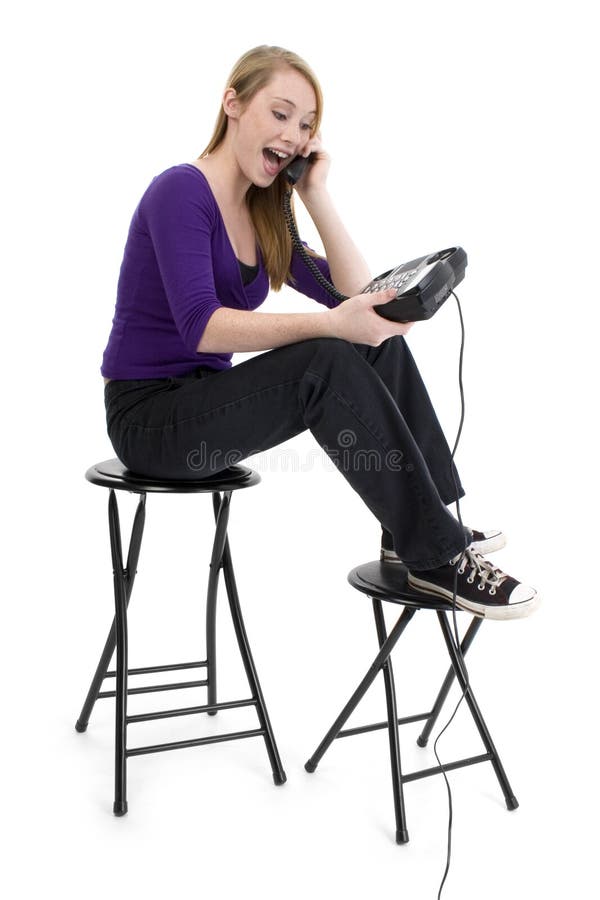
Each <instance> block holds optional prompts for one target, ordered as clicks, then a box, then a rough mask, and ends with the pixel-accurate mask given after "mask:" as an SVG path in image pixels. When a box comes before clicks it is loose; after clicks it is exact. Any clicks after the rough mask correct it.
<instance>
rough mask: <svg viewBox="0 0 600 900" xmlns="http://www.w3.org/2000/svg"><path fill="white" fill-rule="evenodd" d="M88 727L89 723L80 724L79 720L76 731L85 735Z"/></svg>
mask: <svg viewBox="0 0 600 900" xmlns="http://www.w3.org/2000/svg"><path fill="white" fill-rule="evenodd" d="M87 727H88V723H87V722H80V721H79V719H77V721H76V722H75V731H78V732H79V734H83V732H84V731H87Z"/></svg>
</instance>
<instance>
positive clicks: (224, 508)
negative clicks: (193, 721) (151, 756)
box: [75, 459, 286, 816]
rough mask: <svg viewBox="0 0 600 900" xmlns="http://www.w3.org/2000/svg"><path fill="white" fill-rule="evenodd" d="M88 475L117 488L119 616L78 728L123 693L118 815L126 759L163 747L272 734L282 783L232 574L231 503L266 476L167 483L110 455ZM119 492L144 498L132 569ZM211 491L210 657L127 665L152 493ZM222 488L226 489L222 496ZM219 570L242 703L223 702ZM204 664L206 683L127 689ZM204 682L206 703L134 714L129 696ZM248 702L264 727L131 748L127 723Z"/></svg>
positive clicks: (111, 510) (244, 472) (237, 470)
mask: <svg viewBox="0 0 600 900" xmlns="http://www.w3.org/2000/svg"><path fill="white" fill-rule="evenodd" d="M85 477H86V478H87V480H88V481H91V482H92V484H99V485H102V487H107V488H109V489H110V493H109V497H108V522H109V528H110V549H111V555H112V563H113V576H114V592H115V618H114V620H113V624H112V627H111V629H110V632H109V634H108V638H107V641H106V645H105V647H104V650H103V652H102V655H101V657H100V662H99V663H98V668H97V669H96V674H95V675H94V677H93V679H92V684H91V686H90V689H89V691H88V695H87V697H86V700H85V703H84V704H83V709H82V710H81V714H80V716H79V719H78V720H77V724H76V725H75V728H76V729H77V731H85V730H86V728H87V726H88V722H89V719H90V715H91V713H92V709H93V707H94V703H95V702H96V700H97V698H99V697H116V724H115V802H114V806H113V811H114V813H115V815H117V816H122V815H124V814H125V813H126V812H127V790H126V786H127V781H126V779H127V758H128V757H129V756H140V755H141V754H143V753H155V752H157V751H159V750H175V749H177V748H179V747H195V746H198V745H199V744H212V743H217V742H221V741H233V740H239V739H240V738H246V737H258V736H259V735H262V737H264V739H265V744H266V748H267V753H268V755H269V760H270V762H271V768H272V771H273V780H274V782H275V784H283V783H284V782H285V780H286V776H285V772H284V771H283V768H282V765H281V760H280V758H279V753H278V751H277V747H276V745H275V738H274V736H273V731H272V729H271V723H270V721H269V716H268V713H267V708H266V706H265V702H264V699H263V695H262V691H261V688H260V684H259V681H258V675H257V673H256V669H255V667H254V662H253V660H252V654H251V652H250V645H249V643H248V638H247V636H246V629H245V628H244V622H243V619H242V613H241V610H240V604H239V598H238V593H237V588H236V583H235V577H234V574H233V566H232V564H231V553H230V550H229V539H228V537H227V522H228V519H229V506H230V502H231V494H232V492H233V491H238V490H240V489H241V488H248V487H252V486H253V485H255V484H258V483H259V481H260V475H259V474H258V473H257V472H254V471H253V470H252V469H248V468H246V466H239V465H237V466H231V467H230V468H228V469H225V470H223V471H222V472H218V473H217V474H216V475H214V476H212V477H209V478H204V479H202V480H195V481H163V480H159V479H155V478H148V477H145V476H143V475H136V474H135V473H134V472H131V471H129V470H128V469H126V468H125V466H124V465H123V464H122V463H121V462H120V461H119V460H118V459H109V460H105V461H104V462H101V463H97V464H96V465H95V466H92V467H91V468H89V469H88V470H87V472H86V473H85ZM115 491H129V492H130V493H134V494H139V495H140V499H139V502H138V505H137V509H136V512H135V517H134V520H133V526H132V529H131V538H130V542H129V550H128V552H127V565H126V567H123V554H122V550H121V532H120V527H119V510H118V504H117V500H116V494H115ZM208 492H210V493H212V498H213V508H214V515H215V522H216V530H215V537H214V542H213V547H212V556H211V561H210V572H209V577H208V593H207V605H206V659H205V660H201V661H199V662H187V663H180V664H173V665H166V666H149V667H145V668H138V669H128V668H127V607H128V604H129V600H130V597H131V591H132V589H133V583H134V580H135V575H136V567H137V562H138V557H139V554H140V547H141V544H142V534H143V531H144V520H145V509H146V493H162V494H202V493H208ZM221 492H223V494H222V495H221ZM220 569H223V575H224V578H225V586H226V589H227V597H228V600H229V608H230V611H231V617H232V619H233V626H234V629H235V634H236V638H237V642H238V645H239V649H240V654H241V657H242V661H243V663H244V668H245V670H246V676H247V678H248V683H249V686H250V692H251V694H252V697H251V699H248V700H235V701H230V702H227V703H217V668H216V640H215V624H216V601H217V587H218V581H219V570H220ZM115 645H116V649H117V661H116V671H112V672H109V671H107V670H108V665H109V663H110V660H111V658H112V655H113V652H114V650H115ZM197 668H205V669H206V679H204V680H202V681H184V682H181V683H176V684H167V685H164V684H161V685H153V686H147V687H138V688H128V686H127V678H128V675H140V674H146V673H151V672H171V671H178V670H182V669H197ZM105 678H116V683H115V688H116V690H114V691H100V687H101V685H102V682H103V681H104V679H105ZM204 685H206V687H207V688H208V698H207V700H208V702H207V704H206V705H205V706H191V707H186V708H184V709H174V710H164V711H159V712H152V713H146V714H143V715H136V716H128V715H127V695H128V694H143V693H151V692H155V691H164V690H175V689H178V688H188V687H198V686H204ZM242 706H254V707H256V713H257V715H258V719H259V722H260V728H256V729H252V730H247V731H237V732H232V733H229V734H221V735H217V736H215V737H203V738H196V739H194V740H188V741H177V742H174V743H165V744H155V745H153V746H147V747H134V748H128V747H127V726H128V725H131V724H133V723H134V722H146V721H149V720H155V719H166V718H172V717H175V716H187V715H192V714H195V713H204V712H205V713H208V715H213V716H214V715H216V713H217V710H219V709H232V708H238V707H242Z"/></svg>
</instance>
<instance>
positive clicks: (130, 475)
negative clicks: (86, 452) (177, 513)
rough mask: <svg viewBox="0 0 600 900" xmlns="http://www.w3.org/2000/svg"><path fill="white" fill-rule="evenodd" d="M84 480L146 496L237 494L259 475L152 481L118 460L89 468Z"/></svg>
mask: <svg viewBox="0 0 600 900" xmlns="http://www.w3.org/2000/svg"><path fill="white" fill-rule="evenodd" d="M85 477H86V478H87V480H88V481H91V483H92V484H99V485H102V487H108V488H114V489H115V490H117V491H119V490H121V491H130V492H131V493H136V494H144V493H146V492H159V493H163V494H164V493H169V494H201V493H207V492H211V491H236V490H239V489H240V488H247V487H252V486H253V485H255V484H258V483H259V482H260V480H261V479H260V475H259V474H258V472H255V471H254V470H253V469H249V468H248V467H247V466H229V468H227V469H223V470H222V471H221V472H215V473H214V474H212V475H208V476H207V477H206V478H194V479H191V478H190V479H189V480H188V479H165V478H152V477H151V476H148V475H140V474H138V473H137V472H132V471H131V469H128V468H127V467H126V466H124V465H123V463H122V462H121V460H120V459H105V460H104V461H103V462H99V463H96V464H95V465H93V466H90V468H89V469H88V470H87V472H86V473H85Z"/></svg>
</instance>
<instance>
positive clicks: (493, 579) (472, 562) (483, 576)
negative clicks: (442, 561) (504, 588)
mask: <svg viewBox="0 0 600 900" xmlns="http://www.w3.org/2000/svg"><path fill="white" fill-rule="evenodd" d="M457 564H459V566H458V574H459V575H464V573H465V572H466V570H467V568H469V570H470V571H469V576H468V578H467V581H468V582H469V584H473V583H474V581H475V579H476V578H478V579H479V583H478V585H477V588H478V590H480V591H485V589H486V588H489V592H490V594H491V595H492V596H493V595H494V594H495V593H496V591H497V589H498V588H499V587H500V586H501V585H502V583H503V582H504V581H506V579H507V578H508V575H507V574H506V572H503V571H502V569H499V568H498V567H497V566H494V565H493V564H492V563H491V562H490V561H489V560H487V559H486V558H485V557H484V556H483V555H482V554H481V553H477V551H475V550H470V549H469V548H467V549H466V550H464V551H463V552H462V553H459V554H458V555H457V556H455V557H453V559H451V560H450V565H451V566H455V565H457Z"/></svg>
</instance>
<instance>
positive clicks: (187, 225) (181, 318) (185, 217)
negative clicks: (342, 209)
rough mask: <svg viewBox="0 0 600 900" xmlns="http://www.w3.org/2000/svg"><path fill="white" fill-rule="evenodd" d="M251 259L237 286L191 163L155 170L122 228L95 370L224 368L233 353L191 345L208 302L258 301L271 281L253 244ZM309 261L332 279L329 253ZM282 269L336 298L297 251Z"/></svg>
mask: <svg viewBox="0 0 600 900" xmlns="http://www.w3.org/2000/svg"><path fill="white" fill-rule="evenodd" d="M257 259H258V267H257V274H256V276H255V277H254V278H253V280H252V281H250V282H249V283H248V284H246V285H244V284H243V282H242V274H241V272H240V266H239V261H238V260H237V259H236V256H235V253H234V250H233V247H232V246H231V243H230V241H229V238H228V236H227V232H226V230H225V225H224V222H223V219H222V217H221V213H220V211H219V207H218V206H217V202H216V200H215V197H214V194H213V193H212V191H211V189H210V187H209V184H208V181H207V180H206V178H205V176H204V175H203V173H202V172H201V171H200V170H199V169H197V168H196V167H195V166H193V165H191V163H181V164H180V165H177V166H172V167H171V168H170V169H166V170H165V171H164V172H162V173H161V174H160V175H157V176H156V177H155V178H153V179H152V181H151V182H150V185H149V186H148V187H147V188H146V191H145V193H144V195H143V197H142V199H141V200H140V202H139V204H138V206H137V209H136V210H135V212H134V214H133V218H132V220H131V225H130V227H129V234H128V236H127V243H126V245H125V252H124V255H123V262H122V263H121V271H120V274H119V282H118V287H117V301H116V307H115V314H114V317H113V322H112V330H111V332H110V337H109V339H108V344H107V347H106V349H105V351H104V356H103V359H102V366H101V369H100V371H101V373H102V375H104V376H105V377H106V378H117V379H143V378H166V377H168V376H175V377H177V376H180V375H185V374H187V373H188V372H191V371H192V370H193V369H195V368H196V366H199V365H203V366H210V367H211V368H213V369H228V368H230V367H231V357H232V354H231V353H198V352H197V351H196V347H197V346H198V343H199V341H200V338H201V337H202V334H203V332H204V329H205V328H206V324H207V322H208V320H209V319H210V317H211V315H212V314H213V312H214V311H215V309H219V308H220V307H221V306H228V307H231V308H233V309H256V308H257V307H258V306H260V305H261V303H263V301H264V300H265V298H266V297H267V294H268V292H269V279H268V276H267V272H266V270H265V267H264V264H263V259H262V255H261V253H260V249H259V248H258V246H257ZM315 262H316V264H317V265H318V267H319V269H320V270H321V271H322V272H323V274H324V275H325V277H326V278H327V279H328V280H331V275H330V272H329V266H328V265H327V260H326V259H323V258H319V259H317V260H315ZM290 271H291V274H292V275H293V276H294V277H295V278H296V279H297V282H296V285H295V288H296V290H298V291H300V292H301V293H303V294H306V296H308V297H311V298H312V299H313V300H316V301H318V302H319V303H322V304H323V305H324V306H328V307H330V308H331V307H334V306H336V305H337V301H336V300H334V299H333V297H331V296H330V295H329V294H328V293H327V292H326V291H325V290H324V289H323V288H321V287H320V286H319V284H318V283H317V282H316V280H315V278H314V277H313V275H312V274H311V273H310V272H309V270H308V268H307V266H306V265H305V263H304V262H303V260H302V258H301V257H300V254H299V253H298V252H297V251H296V250H294V251H293V256H292V263H291V267H290ZM287 283H288V284H289V281H288V282H287Z"/></svg>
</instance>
